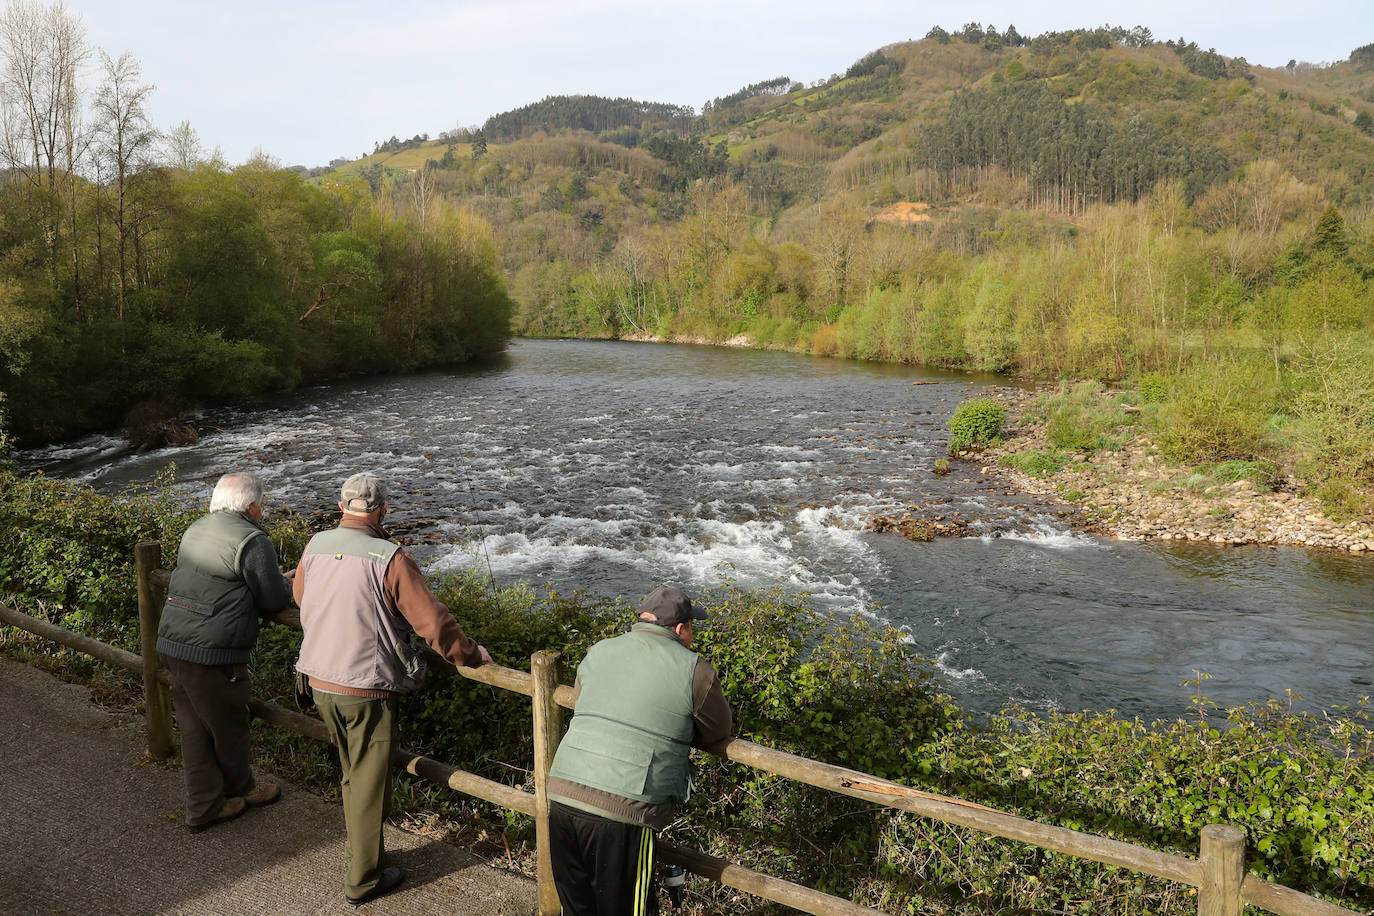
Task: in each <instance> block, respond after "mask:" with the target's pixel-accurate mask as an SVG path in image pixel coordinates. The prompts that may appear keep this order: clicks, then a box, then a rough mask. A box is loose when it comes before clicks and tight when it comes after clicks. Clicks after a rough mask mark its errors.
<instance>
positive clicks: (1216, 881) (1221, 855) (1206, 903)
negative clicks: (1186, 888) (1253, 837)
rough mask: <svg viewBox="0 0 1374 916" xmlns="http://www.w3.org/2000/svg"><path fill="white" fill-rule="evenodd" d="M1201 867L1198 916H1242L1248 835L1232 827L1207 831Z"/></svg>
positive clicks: (1212, 826)
mask: <svg viewBox="0 0 1374 916" xmlns="http://www.w3.org/2000/svg"><path fill="white" fill-rule="evenodd" d="M1198 864H1200V865H1201V866H1202V884H1200V885H1199V886H1198V889H1197V912H1198V916H1241V910H1243V909H1244V908H1245V904H1244V902H1243V900H1242V899H1241V895H1240V885H1241V882H1243V881H1244V880H1245V831H1244V830H1243V829H1241V828H1240V827H1233V826H1231V825H1229V824H1208V825H1207V826H1206V827H1203V828H1202V849H1201V852H1200V854H1199V856H1198Z"/></svg>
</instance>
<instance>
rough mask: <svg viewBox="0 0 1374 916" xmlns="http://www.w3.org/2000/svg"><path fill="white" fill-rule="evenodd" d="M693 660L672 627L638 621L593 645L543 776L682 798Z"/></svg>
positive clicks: (657, 799)
mask: <svg viewBox="0 0 1374 916" xmlns="http://www.w3.org/2000/svg"><path fill="white" fill-rule="evenodd" d="M696 665H697V655H696V653H695V652H693V651H692V650H690V649H688V648H687V647H685V646H684V645H682V643H680V642H679V641H678V640H677V638H676V637H675V636H673V635H672V631H671V630H669V629H667V628H665V627H661V626H658V625H657V624H653V623H647V622H644V621H640V622H637V623H636V624H635V625H634V627H633V628H632V629H631V630H630V632H629V633H626V634H625V635H624V636H617V637H614V638H613V639H605V640H602V641H601V642H599V643H597V644H596V645H594V646H592V648H591V650H590V651H588V653H587V657H586V658H585V659H583V660H582V664H581V665H579V666H578V667H577V680H578V682H579V684H580V685H581V692H580V693H579V695H578V698H577V709H576V710H575V712H574V713H573V718H572V723H571V724H570V725H569V726H568V733H567V734H566V735H565V736H564V737H563V741H562V743H561V744H559V745H558V753H557V754H556V755H555V756H554V761H553V768H552V769H551V771H550V774H549V775H551V776H556V777H560V778H562V779H566V780H569V781H570V782H575V783H579V784H581V785H584V786H591V787H592V788H594V789H600V790H601V791H603V792H610V793H612V794H614V795H619V796H620V797H622V798H629V799H633V800H635V801H640V802H645V803H647V804H651V805H659V804H663V803H664V802H668V801H675V802H684V801H686V800H687V797H688V796H689V795H690V794H691V770H690V766H689V762H688V751H689V750H690V748H691V743H692V729H693V721H692V713H693V709H692V675H693V672H695V670H696Z"/></svg>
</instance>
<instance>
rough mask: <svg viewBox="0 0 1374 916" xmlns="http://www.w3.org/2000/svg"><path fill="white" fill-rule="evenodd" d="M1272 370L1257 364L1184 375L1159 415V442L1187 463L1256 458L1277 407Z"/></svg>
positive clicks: (1233, 363)
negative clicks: (1273, 411)
mask: <svg viewBox="0 0 1374 916" xmlns="http://www.w3.org/2000/svg"><path fill="white" fill-rule="evenodd" d="M1274 397H1275V392H1274V387H1273V374H1272V370H1271V369H1270V368H1269V367H1267V366H1265V365H1264V364H1263V363H1262V362H1259V361H1248V362H1241V361H1228V362H1217V363H1208V364H1205V365H1201V366H1198V367H1195V368H1194V369H1193V370H1191V371H1189V372H1188V373H1186V374H1184V375H1182V376H1180V377H1179V378H1178V379H1177V380H1176V381H1175V385H1174V391H1173V396H1172V397H1171V398H1170V400H1169V402H1168V403H1166V404H1165V405H1164V409H1163V411H1162V412H1161V413H1160V417H1159V423H1160V430H1159V433H1158V436H1157V437H1156V438H1157V442H1158V444H1159V448H1160V451H1161V452H1163V453H1164V455H1165V456H1166V457H1168V458H1171V459H1173V460H1175V461H1181V462H1185V463H1188V464H1199V463H1202V462H1219V461H1229V460H1232V459H1249V458H1254V457H1256V456H1257V455H1258V454H1259V453H1260V452H1261V450H1262V449H1263V448H1264V445H1265V432H1266V430H1267V428H1268V423H1269V415H1270V413H1271V412H1272V409H1273V407H1274Z"/></svg>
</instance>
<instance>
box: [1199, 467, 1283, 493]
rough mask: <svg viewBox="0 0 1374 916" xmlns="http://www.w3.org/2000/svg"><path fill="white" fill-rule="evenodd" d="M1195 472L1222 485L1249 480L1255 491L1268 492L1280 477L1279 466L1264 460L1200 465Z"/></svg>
mask: <svg viewBox="0 0 1374 916" xmlns="http://www.w3.org/2000/svg"><path fill="white" fill-rule="evenodd" d="M1194 470H1195V471H1196V472H1197V473H1199V474H1203V475H1205V476H1207V477H1210V478H1212V479H1214V480H1217V481H1219V482H1221V483H1235V482H1236V481H1238V480H1248V481H1250V482H1251V483H1252V484H1254V486H1255V489H1257V490H1261V491H1264V492H1268V491H1269V490H1272V489H1273V488H1274V484H1275V482H1276V481H1277V480H1278V477H1279V469H1278V466H1277V465H1275V464H1274V462H1272V461H1266V460H1263V459H1259V460H1255V461H1223V462H1220V463H1219V464H1203V465H1198V466H1197V467H1196V468H1194Z"/></svg>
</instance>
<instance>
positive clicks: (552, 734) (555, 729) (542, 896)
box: [530, 650, 563, 916]
mask: <svg viewBox="0 0 1374 916" xmlns="http://www.w3.org/2000/svg"><path fill="white" fill-rule="evenodd" d="M559 654H560V653H558V652H553V651H549V650H544V651H541V652H536V653H534V654H533V655H531V656H530V674H531V675H532V676H533V677H532V681H533V684H532V686H533V688H534V691H533V700H534V703H533V706H534V847H535V855H536V858H537V861H538V868H539V916H558V914H559V913H561V912H562V906H561V905H560V904H559V902H558V890H557V889H556V888H555V887H554V886H553V863H552V862H551V860H550V859H549V767H551V766H553V755H554V752H555V751H557V750H558V740H559V738H561V737H562V735H563V708H562V707H561V706H559V705H558V704H557V703H555V702H554V699H553V693H554V691H555V690H557V689H558V656H559Z"/></svg>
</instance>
